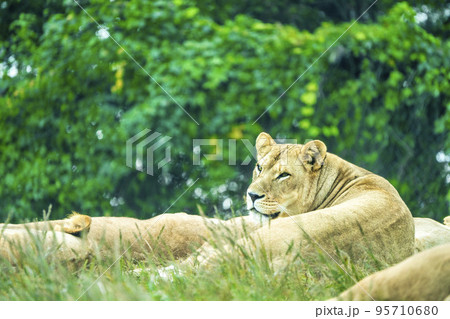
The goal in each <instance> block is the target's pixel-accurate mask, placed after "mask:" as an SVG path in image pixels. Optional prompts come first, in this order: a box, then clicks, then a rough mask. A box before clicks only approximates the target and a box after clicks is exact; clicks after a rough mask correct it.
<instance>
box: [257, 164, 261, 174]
mask: <svg viewBox="0 0 450 319" xmlns="http://www.w3.org/2000/svg"><path fill="white" fill-rule="evenodd" d="M256 170H257V171H258V173H261V171H262V168H261V166H259V164H256Z"/></svg>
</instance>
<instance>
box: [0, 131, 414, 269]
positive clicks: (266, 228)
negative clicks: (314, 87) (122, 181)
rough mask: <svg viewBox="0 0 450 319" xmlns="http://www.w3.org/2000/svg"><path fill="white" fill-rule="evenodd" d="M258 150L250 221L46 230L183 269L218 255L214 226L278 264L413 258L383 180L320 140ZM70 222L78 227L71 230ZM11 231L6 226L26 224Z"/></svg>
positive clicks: (180, 219)
mask: <svg viewBox="0 0 450 319" xmlns="http://www.w3.org/2000/svg"><path fill="white" fill-rule="evenodd" d="M256 150H257V164H256V166H255V169H254V171H253V180H252V183H251V184H250V186H249V188H248V190H247V194H246V196H247V209H248V210H249V215H250V216H249V217H239V218H235V219H231V220H230V221H222V220H220V219H214V218H212V219H209V218H204V217H201V216H196V215H187V214H185V213H177V214H163V215H160V216H156V217H154V218H151V219H149V220H138V219H134V218H126V217H92V218H90V219H87V218H84V217H76V216H73V217H71V218H69V220H65V221H64V220H63V221H53V222H50V224H49V225H50V226H51V229H52V230H53V231H55V232H64V233H66V234H67V235H68V236H74V235H70V234H71V233H73V234H77V233H82V232H83V231H82V230H83V229H85V230H86V231H85V235H82V236H81V237H80V240H82V241H83V242H84V243H86V245H87V246H88V247H89V249H88V250H89V251H90V252H91V253H94V254H97V255H100V256H105V257H107V256H108V255H111V253H112V252H117V251H118V250H119V249H123V248H126V253H127V254H128V255H130V256H131V257H132V258H135V259H143V258H146V257H148V256H149V254H150V255H151V254H154V255H155V256H157V257H158V258H166V257H167V256H170V257H171V258H174V259H180V260H182V259H185V258H187V257H189V256H190V258H188V259H187V260H186V261H185V263H188V264H189V263H191V262H196V261H200V263H201V264H203V265H209V264H210V263H211V262H212V261H213V260H214V259H215V257H217V256H218V255H220V253H221V251H223V250H218V249H216V248H215V247H214V246H213V245H209V244H208V243H207V241H208V239H209V238H211V237H212V233H214V230H213V229H212V228H214V227H215V225H220V226H225V227H228V228H231V231H232V232H234V234H235V235H234V238H235V239H236V243H237V245H238V246H245V247H247V248H248V249H255V247H256V248H257V247H264V249H266V250H267V251H268V252H269V253H270V256H272V257H273V258H272V262H273V265H274V266H276V267H281V266H282V265H283V264H286V263H289V262H291V260H290V259H289V258H288V257H287V256H286V252H287V251H295V252H297V253H299V254H300V255H302V256H307V255H309V254H313V253H316V252H317V250H318V249H319V250H322V251H324V252H326V253H327V254H328V255H330V257H332V258H334V257H333V256H335V252H336V250H340V251H342V252H345V253H346V254H348V255H349V257H350V258H352V259H353V260H366V259H368V258H371V257H370V256H375V257H376V258H377V259H379V260H382V261H385V262H387V263H391V264H392V263H397V262H399V261H402V260H404V259H405V258H407V257H409V256H410V255H412V254H413V252H414V221H413V217H412V215H411V213H410V211H409V209H408V207H407V206H406V204H405V203H404V202H403V200H402V199H401V197H400V196H399V194H398V192H397V191H396V190H395V188H394V187H393V186H392V185H391V184H390V183H389V182H388V181H387V180H385V179H384V178H382V177H381V176H378V175H376V174H374V173H371V172H369V171H367V170H365V169H362V168H360V167H358V166H356V165H354V164H351V163H349V162H347V161H345V160H343V159H342V158H340V157H338V156H336V155H334V154H331V153H329V152H327V147H326V145H325V144H324V143H323V142H322V141H319V140H314V141H310V142H308V143H305V144H277V143H276V142H275V141H274V140H273V139H272V137H271V136H270V135H269V134H267V133H261V134H260V135H259V136H258V138H257V140H256ZM82 216H84V215H82ZM72 218H74V219H77V220H78V221H79V220H81V221H83V220H84V223H80V225H79V226H81V227H74V226H73V224H76V222H75V220H73V221H71V219H72ZM250 218H251V219H253V220H254V221H253V222H252V221H251V220H250ZM88 224H89V225H88ZM36 225H39V226H36ZM243 225H247V226H246V228H245V230H239V229H242V226H243ZM0 226H1V225H0ZM11 226H12V225H8V226H6V229H17V228H19V230H20V228H21V227H25V226H23V225H17V226H12V227H11ZM27 227H35V228H36V227H37V228H39V227H41V228H48V227H49V226H45V223H44V224H35V225H34V226H31V225H28V226H27ZM72 227H73V228H74V229H72ZM41 228H39V231H45V229H44V230H40V229H41ZM80 228H81V231H80ZM221 231H223V230H221ZM226 231H228V230H226ZM61 240H62V239H61ZM202 244H203V246H202V247H200V246H201V245H202ZM127 247H128V248H127ZM197 247H200V248H199V250H198V251H197V252H196V253H195V254H193V255H191V253H192V252H193V250H194V249H195V248H197ZM225 248H226V250H233V245H232V244H225Z"/></svg>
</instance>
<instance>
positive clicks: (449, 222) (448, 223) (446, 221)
mask: <svg viewBox="0 0 450 319" xmlns="http://www.w3.org/2000/svg"><path fill="white" fill-rule="evenodd" d="M444 225H446V226H449V227H450V216H447V217H445V218H444Z"/></svg>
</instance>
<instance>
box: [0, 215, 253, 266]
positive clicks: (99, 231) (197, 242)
mask: <svg viewBox="0 0 450 319" xmlns="http://www.w3.org/2000/svg"><path fill="white" fill-rule="evenodd" d="M256 227H259V226H258V225H257V224H256V223H254V222H253V221H252V220H251V219H250V218H249V217H247V216H242V217H236V218H233V219H230V220H228V221H223V220H220V219H217V218H205V217H202V216H198V215H188V214H186V213H174V214H162V215H159V216H156V217H153V218H150V219H147V220H139V219H135V218H128V217H90V216H87V215H82V214H77V213H74V214H72V215H71V216H69V217H68V218H67V219H64V220H54V221H42V222H33V223H26V224H18V225H15V224H0V257H4V258H6V259H8V260H9V261H10V262H12V263H13V264H14V263H16V262H15V261H16V260H17V259H18V258H20V250H21V248H23V247H35V248H36V247H37V246H39V247H42V248H43V249H44V251H43V253H44V254H46V255H49V254H48V252H50V251H54V252H55V253H54V255H55V256H54V257H56V259H58V260H63V261H73V262H76V261H79V260H84V259H88V258H90V257H92V256H93V255H95V256H97V257H98V258H100V259H105V258H111V257H113V256H117V255H123V257H129V258H130V259H132V260H135V261H143V260H146V259H147V258H148V257H149V256H150V257H152V258H153V259H154V261H158V262H161V261H164V260H177V259H183V258H186V257H188V256H189V255H190V254H191V253H192V251H193V250H195V249H196V248H198V247H199V246H201V245H202V244H203V243H204V242H205V241H206V240H207V239H208V238H211V237H212V236H213V235H214V236H216V237H217V233H220V232H224V231H227V232H231V234H232V235H233V236H236V237H240V236H243V234H244V231H245V232H247V231H252V230H254V229H255V228H256ZM36 249H37V248H36ZM36 249H35V251H36Z"/></svg>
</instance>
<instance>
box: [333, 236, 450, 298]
mask: <svg viewBox="0 0 450 319" xmlns="http://www.w3.org/2000/svg"><path fill="white" fill-rule="evenodd" d="M449 297H450V244H446V245H441V246H437V247H434V248H432V249H428V250H426V251H423V252H421V253H419V254H417V255H414V256H412V257H409V258H408V259H406V260H405V261H403V262H401V263H399V264H397V265H395V266H392V267H390V268H387V269H385V270H382V271H379V272H377V273H375V274H372V275H370V276H369V277H366V278H364V279H363V280H361V281H360V282H359V283H357V284H356V285H354V286H353V287H351V288H349V289H348V290H346V291H344V292H343V293H342V294H340V295H339V296H338V297H337V298H336V299H335V300H372V298H373V299H375V300H410V301H414V300H444V299H446V300H450V299H449Z"/></svg>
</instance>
